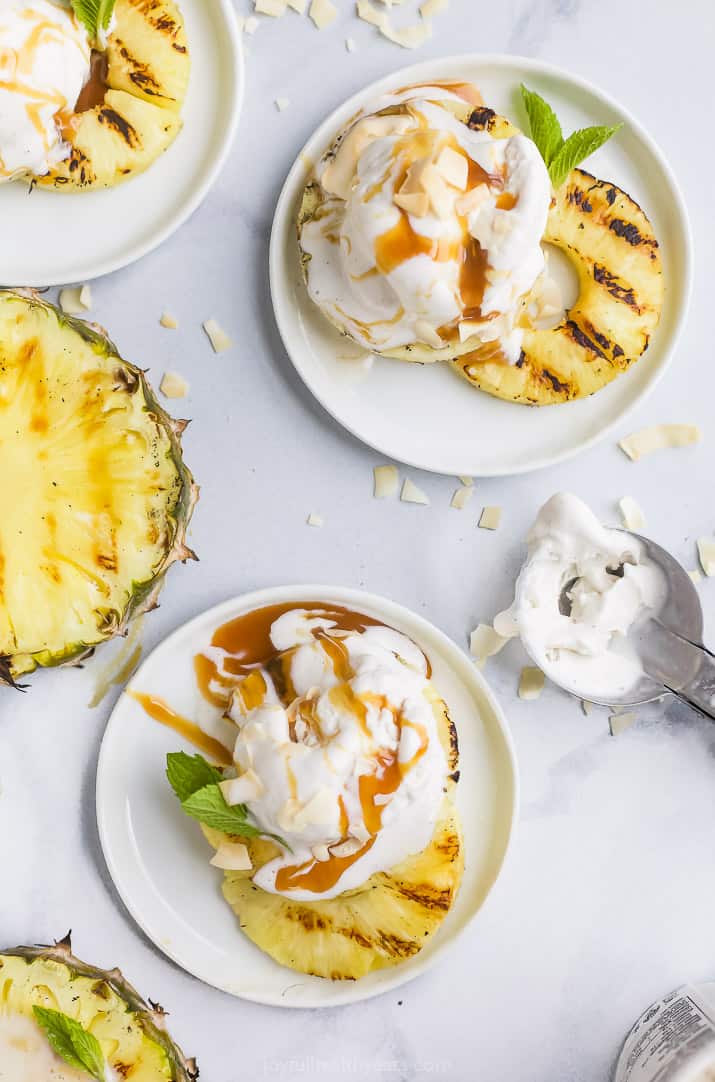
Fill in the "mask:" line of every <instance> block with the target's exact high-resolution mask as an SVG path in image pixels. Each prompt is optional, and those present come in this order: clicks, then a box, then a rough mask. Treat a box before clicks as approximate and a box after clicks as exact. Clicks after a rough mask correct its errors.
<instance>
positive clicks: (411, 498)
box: [400, 477, 429, 506]
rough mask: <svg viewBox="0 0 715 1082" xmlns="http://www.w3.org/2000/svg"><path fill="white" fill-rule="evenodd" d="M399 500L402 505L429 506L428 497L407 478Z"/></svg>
mask: <svg viewBox="0 0 715 1082" xmlns="http://www.w3.org/2000/svg"><path fill="white" fill-rule="evenodd" d="M400 499H401V500H402V502H403V503H421V504H424V505H425V506H427V505H428V504H429V497H428V496H427V495H425V493H424V492H423V491H422V489H421V488H418V487H417V485H416V484H415V483H414V481H411V480H410V479H409V477H406V478H405V480H404V483H403V485H402V492H401V493H400Z"/></svg>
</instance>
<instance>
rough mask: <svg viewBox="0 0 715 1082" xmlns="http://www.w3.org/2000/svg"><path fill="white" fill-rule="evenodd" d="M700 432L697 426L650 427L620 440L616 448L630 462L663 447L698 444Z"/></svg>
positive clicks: (700, 436)
mask: <svg viewBox="0 0 715 1082" xmlns="http://www.w3.org/2000/svg"><path fill="white" fill-rule="evenodd" d="M702 438H703V437H702V432H701V430H700V428H699V427H698V426H697V425H651V426H650V427H649V428H641V429H640V431H638V432H633V433H631V435H630V436H626V437H625V439H622V440H621V441H620V442H619V444H618V446H619V447H620V448H621V450H622V451H623V452H624V453H625V454H627V455H628V457H629V458H630V459H631V461H632V462H637V461H638V459H639V458H642V457H643V455H649V454H651V452H652V451H660V450H661V449H662V448H664V447H688V446H689V445H690V444H693V443H700V440H701V439H702Z"/></svg>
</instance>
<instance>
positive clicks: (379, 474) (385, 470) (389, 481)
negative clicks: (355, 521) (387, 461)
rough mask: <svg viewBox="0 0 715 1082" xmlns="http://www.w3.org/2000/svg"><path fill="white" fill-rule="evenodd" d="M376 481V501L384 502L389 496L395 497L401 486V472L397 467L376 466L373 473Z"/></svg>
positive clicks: (374, 493)
mask: <svg viewBox="0 0 715 1082" xmlns="http://www.w3.org/2000/svg"><path fill="white" fill-rule="evenodd" d="M372 474H373V479H374V489H373V495H374V497H375V499H376V500H384V499H385V498H386V497H387V496H394V495H395V494H396V492H397V489H398V488H399V486H400V472H399V470H398V469H397V466H375V468H374V469H373V471H372Z"/></svg>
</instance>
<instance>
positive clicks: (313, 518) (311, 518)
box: [305, 511, 325, 527]
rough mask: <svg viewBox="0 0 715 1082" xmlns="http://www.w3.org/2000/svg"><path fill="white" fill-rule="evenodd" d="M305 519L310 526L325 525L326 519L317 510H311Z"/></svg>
mask: <svg viewBox="0 0 715 1082" xmlns="http://www.w3.org/2000/svg"><path fill="white" fill-rule="evenodd" d="M305 521H306V522H307V523H308V525H309V526H317V527H320V526H324V525H325V519H324V518H323V516H322V515H318V514H316V513H315V511H311V512H310V514H309V515H308V517H307V519H306V520H305Z"/></svg>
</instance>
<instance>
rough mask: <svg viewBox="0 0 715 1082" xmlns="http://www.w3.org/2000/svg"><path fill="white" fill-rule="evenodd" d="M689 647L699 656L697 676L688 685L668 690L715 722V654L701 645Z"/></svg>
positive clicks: (694, 644)
mask: <svg viewBox="0 0 715 1082" xmlns="http://www.w3.org/2000/svg"><path fill="white" fill-rule="evenodd" d="M682 641H684V640H681V642H682ZM688 645H689V646H690V648H691V649H692V650H694V651H697V653H698V655H699V664H698V665H697V670H696V673H695V676H694V677H693V678H692V679H691V680H689V681H688V682H687V683H686V684H683V685H681V686H680V687H677V688H675V687H669V688H668V690H669V691H671V692H672V693H673V695H675V696H676V698H678V699H680V700H681V702H684V703H687V704H688V706H690V707H692V709H693V710H697V711H698V713H700V714H703V715H704V716H705V717H706V718H710V720H711V721H715V654H713V653H712V652H711V651H710V650H708V649H707V647H706V646H702V645H701V644H700V643H689V644H688ZM666 686H667V685H666Z"/></svg>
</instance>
